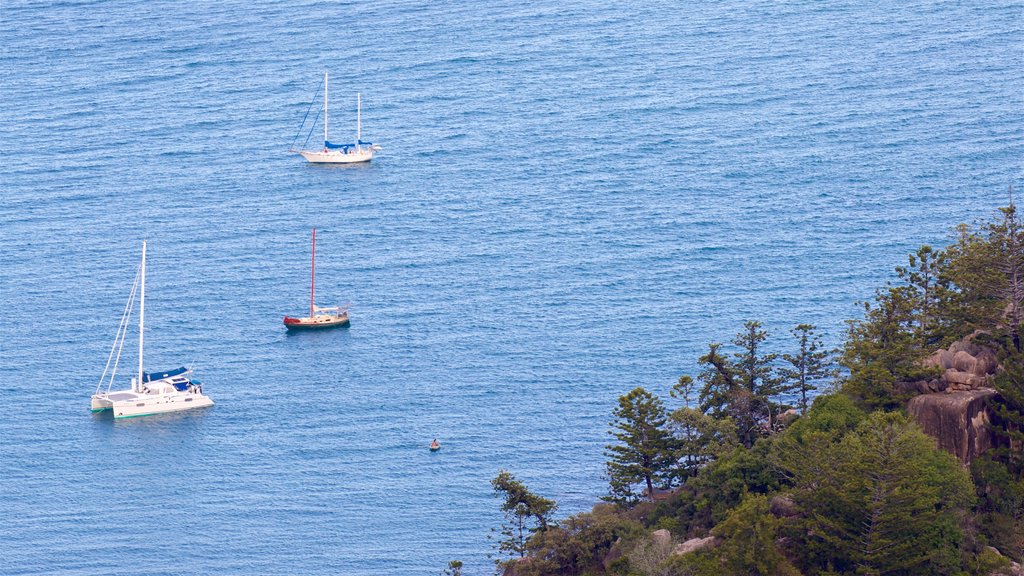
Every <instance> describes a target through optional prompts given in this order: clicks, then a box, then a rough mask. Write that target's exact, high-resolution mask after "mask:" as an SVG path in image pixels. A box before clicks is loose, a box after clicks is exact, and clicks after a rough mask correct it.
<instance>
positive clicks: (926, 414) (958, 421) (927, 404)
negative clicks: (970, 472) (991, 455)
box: [902, 332, 1000, 464]
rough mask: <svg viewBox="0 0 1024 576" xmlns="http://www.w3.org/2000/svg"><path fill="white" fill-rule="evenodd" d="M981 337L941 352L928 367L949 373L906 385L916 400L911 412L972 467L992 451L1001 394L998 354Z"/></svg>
mask: <svg viewBox="0 0 1024 576" xmlns="http://www.w3.org/2000/svg"><path fill="white" fill-rule="evenodd" d="M979 334H980V333H979V332H975V333H974V334H971V335H970V336H967V337H966V338H964V339H962V340H958V341H956V342H954V343H953V344H951V345H950V346H949V348H946V349H940V350H936V351H935V352H934V353H933V354H932V355H930V356H929V357H928V358H926V359H925V360H924V362H923V363H924V365H925V366H927V367H932V368H936V369H941V370H942V371H943V372H942V373H941V374H939V375H938V376H937V377H935V378H932V379H931V380H927V381H925V380H922V381H919V382H912V383H904V385H903V386H902V388H903V389H904V390H905V391H908V392H912V393H920V395H919V396H914V397H913V398H911V399H910V402H909V403H908V404H907V411H908V412H909V413H910V415H911V417H913V418H914V420H915V421H916V422H917V423H918V424H919V425H920V426H921V428H922V429H924V431H925V432H926V433H928V435H930V436H932V437H934V438H935V439H936V440H937V441H938V443H939V447H940V448H943V449H944V450H947V451H949V452H951V453H953V454H954V455H955V456H956V457H957V458H959V459H960V461H961V462H963V463H965V464H967V463H970V461H971V460H973V459H974V457H975V456H977V455H979V454H981V453H982V452H984V451H985V450H987V449H989V448H991V447H992V434H991V432H990V431H989V428H988V424H989V411H988V407H987V406H988V402H989V400H990V399H991V398H992V397H994V396H995V395H996V391H995V390H993V389H992V387H991V386H992V379H993V378H994V377H995V375H996V373H997V372H998V371H999V370H1000V366H999V362H998V361H997V360H996V354H995V352H994V351H992V350H991V349H990V348H987V347H985V346H983V345H980V344H978V343H977V342H976V338H977V337H978V335H979Z"/></svg>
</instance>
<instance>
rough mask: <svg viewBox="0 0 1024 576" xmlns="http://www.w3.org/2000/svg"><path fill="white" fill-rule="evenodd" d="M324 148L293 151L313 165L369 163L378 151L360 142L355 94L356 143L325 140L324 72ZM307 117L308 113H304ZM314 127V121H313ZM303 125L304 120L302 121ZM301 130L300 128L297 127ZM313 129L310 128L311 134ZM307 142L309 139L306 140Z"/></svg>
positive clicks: (359, 115)
mask: <svg viewBox="0 0 1024 576" xmlns="http://www.w3.org/2000/svg"><path fill="white" fill-rule="evenodd" d="M323 112H324V148H323V150H295V149H292V152H298V153H299V154H302V157H303V158H305V159H306V161H307V162H312V163H315V164H354V163H357V162H369V161H370V160H372V159H373V154H374V152H377V151H379V150H380V146H379V145H377V144H374V143H373V142H363V140H362V118H361V114H362V102H361V99H360V95H359V94H356V141H355V142H354V143H352V144H334V143H332V142H330V141H329V140H328V139H327V72H324V107H323ZM306 114H307V116H308V115H309V113H308V112H307V113H306ZM313 122H314V125H315V123H316V121H315V120H314V121H313ZM303 123H305V119H303ZM299 130H300V131H301V130H302V127H301V126H300V127H299ZM312 131H313V129H312V128H310V132H311V133H312ZM306 141H307V142H308V141H309V139H308V138H307V139H306Z"/></svg>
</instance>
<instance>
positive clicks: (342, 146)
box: [324, 140, 373, 151]
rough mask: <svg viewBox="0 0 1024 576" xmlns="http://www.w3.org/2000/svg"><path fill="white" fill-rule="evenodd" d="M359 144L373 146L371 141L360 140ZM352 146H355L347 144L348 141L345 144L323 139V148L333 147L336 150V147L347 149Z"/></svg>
mask: <svg viewBox="0 0 1024 576" xmlns="http://www.w3.org/2000/svg"><path fill="white" fill-rule="evenodd" d="M359 145H360V146H373V142H365V141H363V140H360V141H359ZM353 146H355V144H348V143H346V144H335V143H333V142H329V141H327V140H324V148H333V149H335V150H337V149H338V148H341V149H342V150H345V151H347V150H348V149H349V148H351V147H353Z"/></svg>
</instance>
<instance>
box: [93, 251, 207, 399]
mask: <svg viewBox="0 0 1024 576" xmlns="http://www.w3.org/2000/svg"><path fill="white" fill-rule="evenodd" d="M136 290H137V291H138V294H139V373H138V376H137V377H136V378H132V387H131V389H130V390H115V391H111V390H110V387H111V386H112V385H113V383H114V376H115V375H116V374H117V364H118V361H119V360H120V359H121V349H122V347H123V346H124V338H125V335H126V333H127V332H128V323H129V320H130V319H131V315H132V308H133V307H134V304H135V294H136ZM145 315H146V241H145V240H143V241H142V263H141V264H139V271H138V272H137V273H136V275H135V281H134V282H133V283H132V291H131V295H129V297H128V303H127V304H126V305H125V307H124V313H123V314H122V315H121V325H120V326H118V329H117V336H116V337H115V338H114V345H113V346H112V347H111V348H110V355H109V356H108V357H107V365H106V367H105V368H104V369H103V375H102V376H100V383H99V384H97V385H96V393H95V394H93V395H92V411H93V412H102V411H104V410H113V412H114V418H132V417H135V416H149V415H151V414H162V413H164V412H178V411H180V410H191V409H193V408H203V407H206V406H212V405H213V400H211V399H210V397H209V396H205V395H204V394H203V385H202V383H200V382H199V381H198V380H193V379H192V378H190V376H189V375H190V374H191V373H192V370H191V369H189V368H185V367H184V366H182V367H181V368H177V369H175V370H169V371H167V372H154V373H150V372H143V371H142V345H143V336H144V332H145V330H144V326H145ZM111 362H113V365H111ZM108 374H109V377H108ZM104 382H106V383H107V389H106V391H104V392H100V389H101V388H102V387H103V383H104Z"/></svg>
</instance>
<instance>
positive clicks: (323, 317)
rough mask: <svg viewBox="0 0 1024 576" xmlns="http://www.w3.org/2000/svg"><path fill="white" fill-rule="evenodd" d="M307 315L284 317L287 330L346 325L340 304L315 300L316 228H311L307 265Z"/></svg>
mask: <svg viewBox="0 0 1024 576" xmlns="http://www.w3.org/2000/svg"><path fill="white" fill-rule="evenodd" d="M309 269H310V271H309V316H307V317H303V318H292V317H291V316H285V317H284V325H285V327H286V328H288V329H289V330H310V329H316V328H335V327H338V326H348V324H349V322H348V310H346V309H345V308H344V307H342V306H326V307H321V306H317V305H316V304H315V302H316V228H313V255H312V257H311V258H310V267H309Z"/></svg>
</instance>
